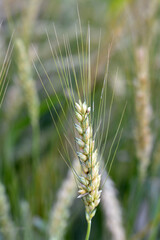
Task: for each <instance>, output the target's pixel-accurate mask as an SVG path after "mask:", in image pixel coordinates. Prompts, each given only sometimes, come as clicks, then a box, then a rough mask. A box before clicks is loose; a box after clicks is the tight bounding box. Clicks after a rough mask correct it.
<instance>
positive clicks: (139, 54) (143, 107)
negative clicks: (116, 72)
mask: <svg viewBox="0 0 160 240" xmlns="http://www.w3.org/2000/svg"><path fill="white" fill-rule="evenodd" d="M136 64H137V79H136V84H135V87H136V91H135V92H136V93H135V107H136V117H137V126H136V148H137V155H138V158H139V160H140V176H141V178H142V179H144V178H145V175H146V171H147V168H148V165H149V163H150V155H151V150H152V132H151V128H150V123H151V116H152V109H151V104H150V89H149V76H148V69H149V63H148V48H147V47H146V46H140V47H138V48H137V49H136Z"/></svg>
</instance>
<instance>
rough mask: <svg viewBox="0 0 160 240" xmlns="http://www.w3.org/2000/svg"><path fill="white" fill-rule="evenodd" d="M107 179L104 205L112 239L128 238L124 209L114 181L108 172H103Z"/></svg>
mask: <svg viewBox="0 0 160 240" xmlns="http://www.w3.org/2000/svg"><path fill="white" fill-rule="evenodd" d="M106 178H107V181H106V183H105V185H104V188H103V194H102V206H103V210H104V215H105V224H106V227H107V228H108V229H109V231H110V232H111V236H112V237H111V238H112V240H126V236H125V230H124V227H123V221H122V209H121V206H120V203H119V201H118V198H117V190H116V188H115V186H114V182H113V181H112V179H111V178H110V177H107V173H106V172H105V173H104V174H103V180H104V181H105V180H106Z"/></svg>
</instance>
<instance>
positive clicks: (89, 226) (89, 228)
mask: <svg viewBox="0 0 160 240" xmlns="http://www.w3.org/2000/svg"><path fill="white" fill-rule="evenodd" d="M87 222H88V227H87V234H86V238H85V240H89V236H90V232H91V220H90V221H87Z"/></svg>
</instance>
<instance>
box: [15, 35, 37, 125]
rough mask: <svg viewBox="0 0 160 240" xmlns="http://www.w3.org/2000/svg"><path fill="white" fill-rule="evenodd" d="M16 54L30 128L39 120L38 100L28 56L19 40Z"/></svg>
mask: <svg viewBox="0 0 160 240" xmlns="http://www.w3.org/2000/svg"><path fill="white" fill-rule="evenodd" d="M16 52H17V66H18V72H19V83H20V86H21V88H22V90H23V92H24V99H25V102H26V104H27V106H28V111H29V115H30V119H31V123H32V126H33V127H35V126H36V125H37V124H38V118H39V99H38V95H37V91H36V86H35V83H34V81H33V79H32V73H31V64H30V61H29V56H28V53H27V50H26V48H25V45H24V43H23V41H22V40H21V39H17V40H16Z"/></svg>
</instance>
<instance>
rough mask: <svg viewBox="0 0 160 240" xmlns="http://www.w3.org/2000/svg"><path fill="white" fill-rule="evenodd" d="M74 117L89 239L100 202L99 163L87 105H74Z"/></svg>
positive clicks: (80, 183) (81, 196)
mask: <svg viewBox="0 0 160 240" xmlns="http://www.w3.org/2000/svg"><path fill="white" fill-rule="evenodd" d="M75 107H76V111H75V115H76V118H77V121H78V124H76V125H75V127H76V130H77V132H78V135H79V136H78V138H76V142H77V144H78V146H79V152H77V155H78V157H79V161H80V164H81V175H80V176H79V191H78V192H79V196H78V198H82V199H83V201H84V204H85V211H86V219H87V222H88V231H87V236H86V239H89V235H90V228H91V220H92V218H93V217H94V215H95V213H96V207H97V206H98V204H99V202H100V195H101V190H99V186H100V180H101V175H100V174H99V162H97V149H96V150H94V139H93V133H92V126H91V123H90V119H89V115H90V107H87V104H86V103H85V102H84V103H82V102H81V100H79V103H76V104H75Z"/></svg>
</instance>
